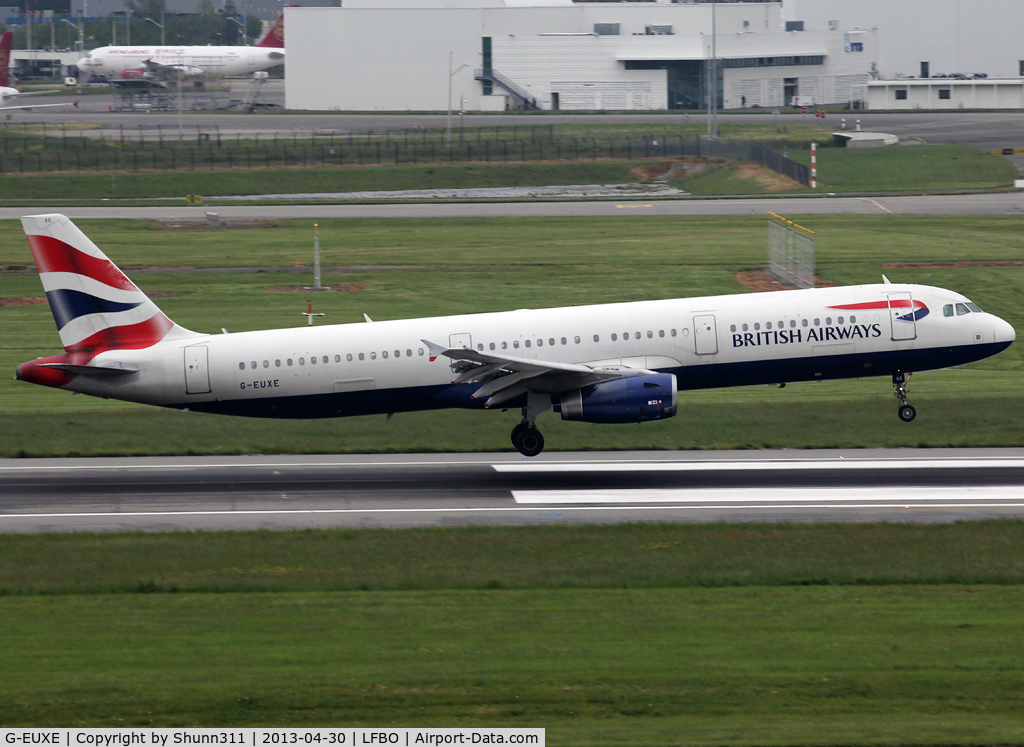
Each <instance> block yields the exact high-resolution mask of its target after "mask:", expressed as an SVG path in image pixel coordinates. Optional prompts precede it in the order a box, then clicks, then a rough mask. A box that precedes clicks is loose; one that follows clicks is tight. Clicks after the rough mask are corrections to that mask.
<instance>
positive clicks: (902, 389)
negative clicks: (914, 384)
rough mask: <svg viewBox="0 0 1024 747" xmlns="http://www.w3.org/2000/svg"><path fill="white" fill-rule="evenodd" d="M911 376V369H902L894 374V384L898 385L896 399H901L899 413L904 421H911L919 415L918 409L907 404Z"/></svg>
mask: <svg viewBox="0 0 1024 747" xmlns="http://www.w3.org/2000/svg"><path fill="white" fill-rule="evenodd" d="M910 376H911V373H910V371H900V372H899V373H894V374H893V375H892V385H893V386H894V387H896V391H895V392H894V394H895V395H896V399H898V400H899V401H900V409H899V410H898V411H897V413H898V414H899V416H900V420H902V421H903V422H904V423H909V422H910V421H911V420H913V419H914V418H916V417H917V410H915V409H914V407H913V405H908V404H907V381H909V380H910Z"/></svg>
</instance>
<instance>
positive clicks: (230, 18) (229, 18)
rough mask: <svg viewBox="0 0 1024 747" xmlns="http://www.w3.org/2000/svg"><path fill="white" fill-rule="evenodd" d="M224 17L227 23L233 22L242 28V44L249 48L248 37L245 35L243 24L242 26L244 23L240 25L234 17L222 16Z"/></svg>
mask: <svg viewBox="0 0 1024 747" xmlns="http://www.w3.org/2000/svg"><path fill="white" fill-rule="evenodd" d="M224 17H225V18H226V19H228V20H229V21H233V22H234V23H237V24H238V25H239V26H241V27H242V43H243V44H244V45H245V46H247V47H248V46H249V37H248V36H246V35H245V24H244V23H242V22H241V21H239V20H238V19H237V18H235V17H234V16H224Z"/></svg>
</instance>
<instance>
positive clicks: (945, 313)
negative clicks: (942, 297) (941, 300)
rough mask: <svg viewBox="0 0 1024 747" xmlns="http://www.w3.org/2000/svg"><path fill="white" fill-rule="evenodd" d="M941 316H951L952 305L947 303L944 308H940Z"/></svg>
mask: <svg viewBox="0 0 1024 747" xmlns="http://www.w3.org/2000/svg"><path fill="white" fill-rule="evenodd" d="M942 315H943V316H953V304H951V303H947V304H946V305H945V306H943V307H942Z"/></svg>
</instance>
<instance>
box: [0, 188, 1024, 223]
mask: <svg viewBox="0 0 1024 747" xmlns="http://www.w3.org/2000/svg"><path fill="white" fill-rule="evenodd" d="M768 211H773V212H783V211H784V212H785V213H786V215H790V216H792V215H808V214H813V215H889V214H892V215H1018V214H1022V213H1024V192H1021V193H1017V192H1005V193H998V194H973V195H910V196H902V197H829V196H827V195H823V196H821V197H794V198H790V199H785V198H737V199H711V200H704V199H695V200H610V201H601V202H574V201H565V202H475V203H432V202H424V203H404V204H374V205H365V204H352V205H315V204H314V205H215V206H212V207H203V206H201V205H199V206H197V205H187V204H185V203H182V204H179V205H167V204H163V203H162V202H154V204H153V205H152V206H148V207H118V206H111V207H66V206H63V205H61V204H59V203H55V204H54V205H53V207H52V208H49V207H31V208H25V207H21V208H0V220H15V219H17V218H20V217H21V216H23V215H32V214H39V213H47V212H59V213H63V214H65V215H67V216H69V217H71V218H72V219H75V218H145V219H156V220H167V221H182V220H194V221H200V220H205V217H206V213H208V212H214V213H217V215H218V216H220V218H221V219H222V220H271V219H275V218H498V217H540V216H608V215H764V214H765V213H766V212H768Z"/></svg>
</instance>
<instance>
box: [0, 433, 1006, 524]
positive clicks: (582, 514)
mask: <svg viewBox="0 0 1024 747" xmlns="http://www.w3.org/2000/svg"><path fill="white" fill-rule="evenodd" d="M1021 516H1024V449H933V450H921V451H918V450H849V451H771V452H755V451H750V452H609V453H550V454H545V455H543V456H541V457H539V458H538V459H535V460H526V459H524V458H522V457H520V456H519V455H517V454H509V453H501V454H437V455H423V454H417V455H381V456H352V455H343V456H334V455H328V456H270V457H264V456H254V457H169V458H156V457H153V458H131V459H128V458H126V459H39V460H29V459H20V460H15V459H11V460H0V532H43V531H108V530H130V529H135V530H179V529H233V530H240V529H254V528H274V529H284V528H299V527H370V526H376V527H402V526H415V525H434V526H452V525H463V524H580V523H588V522H629V521H673V522H678V521H723V520H725V521H774V520H784V521H869V520H888V521H917V522H938V521H953V520H958V519H978V518H990V517H1021Z"/></svg>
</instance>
